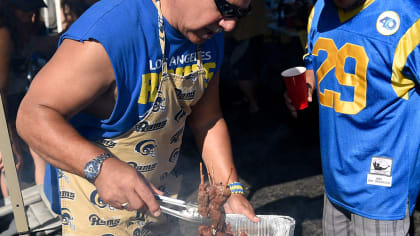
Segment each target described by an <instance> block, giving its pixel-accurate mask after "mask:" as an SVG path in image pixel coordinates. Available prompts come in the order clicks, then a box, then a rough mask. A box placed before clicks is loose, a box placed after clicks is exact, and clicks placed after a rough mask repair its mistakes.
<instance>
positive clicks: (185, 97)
mask: <svg viewBox="0 0 420 236" xmlns="http://www.w3.org/2000/svg"><path fill="white" fill-rule="evenodd" d="M175 93H176V97H177V98H178V99H179V100H193V98H194V96H195V91H191V92H186V93H183V92H182V90H181V89H177V88H176V89H175Z"/></svg>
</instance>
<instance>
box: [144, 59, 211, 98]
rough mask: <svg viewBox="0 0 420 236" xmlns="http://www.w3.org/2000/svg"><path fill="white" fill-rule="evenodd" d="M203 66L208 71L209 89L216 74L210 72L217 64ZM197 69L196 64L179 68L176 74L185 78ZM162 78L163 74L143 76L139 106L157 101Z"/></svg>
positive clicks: (169, 71) (209, 63) (206, 83)
mask: <svg viewBox="0 0 420 236" xmlns="http://www.w3.org/2000/svg"><path fill="white" fill-rule="evenodd" d="M203 66H204V70H205V71H206V76H205V79H206V82H205V87H206V88H207V86H208V83H209V82H210V80H211V79H212V78H213V74H214V72H210V71H211V70H212V69H215V68H216V63H214V62H208V63H204V65H203ZM197 69H198V67H197V65H196V64H194V65H192V66H184V67H177V68H176V69H175V74H177V75H180V76H185V75H188V74H190V73H191V72H193V71H196V70H197ZM168 73H174V71H173V70H168ZM161 77H162V73H160V74H159V75H158V74H157V73H147V74H144V75H143V76H142V84H141V90H140V96H139V100H138V103H139V104H147V103H149V102H153V101H154V100H155V97H156V94H157V91H158V87H159V84H160V80H161Z"/></svg>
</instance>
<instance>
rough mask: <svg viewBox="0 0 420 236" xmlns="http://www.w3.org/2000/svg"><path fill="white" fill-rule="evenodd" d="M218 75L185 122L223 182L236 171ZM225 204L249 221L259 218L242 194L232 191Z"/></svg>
mask: <svg viewBox="0 0 420 236" xmlns="http://www.w3.org/2000/svg"><path fill="white" fill-rule="evenodd" d="M219 77H220V75H219V73H218V74H217V75H216V76H215V78H213V79H212V81H211V82H210V83H209V86H208V88H207V90H206V92H205V94H204V96H203V97H202V98H201V99H200V101H199V102H198V103H197V104H196V105H195V106H194V108H193V112H192V114H191V116H190V117H189V118H188V122H189V125H190V127H191V129H192V131H193V133H194V136H195V140H196V143H197V146H198V148H199V150H200V151H201V155H202V157H203V160H204V163H205V164H206V166H207V168H208V170H209V171H211V172H212V173H211V174H212V175H213V174H214V176H213V178H214V181H216V182H217V183H220V182H221V183H224V184H226V183H232V182H236V181H238V175H237V172H236V169H235V166H234V163H233V158H232V147H231V143H230V137H229V132H228V129H227V126H226V122H225V120H224V118H223V115H222V111H221V108H220V101H219ZM228 178H229V179H228ZM225 208H226V210H227V212H228V213H229V212H232V213H241V214H244V215H246V216H247V217H248V218H250V219H251V220H252V221H258V218H256V216H255V213H254V209H253V207H252V206H251V204H250V203H249V202H248V200H246V199H245V197H244V196H243V195H241V194H232V196H231V197H230V198H229V200H228V202H227V204H226V205H225Z"/></svg>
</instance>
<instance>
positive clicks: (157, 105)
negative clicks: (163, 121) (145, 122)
mask: <svg viewBox="0 0 420 236" xmlns="http://www.w3.org/2000/svg"><path fill="white" fill-rule="evenodd" d="M152 111H153V112H158V111H162V112H164V111H166V98H164V97H163V93H162V92H160V91H159V92H158V94H157V96H156V100H155V102H154V103H153V107H152Z"/></svg>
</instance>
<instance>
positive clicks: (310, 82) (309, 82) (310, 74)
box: [283, 70, 315, 118]
mask: <svg viewBox="0 0 420 236" xmlns="http://www.w3.org/2000/svg"><path fill="white" fill-rule="evenodd" d="M305 73H306V87H307V89H308V102H312V94H313V93H314V88H315V76H314V71H313V70H307V71H306V72H305ZM283 97H284V101H285V103H286V106H287V108H288V109H289V110H290V113H291V114H292V116H293V117H294V118H297V111H296V108H295V107H294V106H293V104H292V100H291V99H290V98H289V96H288V95H287V91H286V92H284V94H283Z"/></svg>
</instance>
